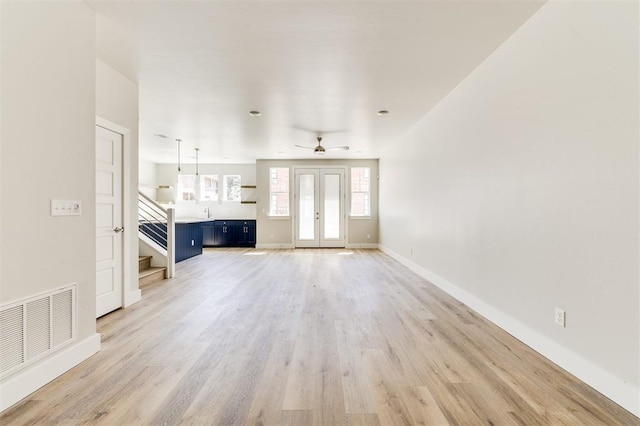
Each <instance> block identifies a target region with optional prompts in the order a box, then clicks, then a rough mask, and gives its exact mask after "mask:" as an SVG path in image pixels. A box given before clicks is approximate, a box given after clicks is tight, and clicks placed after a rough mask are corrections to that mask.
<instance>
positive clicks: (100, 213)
mask: <svg viewBox="0 0 640 426" xmlns="http://www.w3.org/2000/svg"><path fill="white" fill-rule="evenodd" d="M122 140H123V138H122V135H121V134H119V133H116V132H113V131H111V130H108V129H105V128H103V127H100V126H96V318H97V317H100V316H102V315H104V314H107V313H109V312H111V311H113V310H115V309H118V308H120V307H122V306H123V302H122V296H123V295H122V290H123V288H122V287H123V286H122V283H123V268H122V263H123V231H124V230H123V227H122V223H123V222H122Z"/></svg>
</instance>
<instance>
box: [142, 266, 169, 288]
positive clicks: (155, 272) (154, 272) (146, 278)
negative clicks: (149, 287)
mask: <svg viewBox="0 0 640 426" xmlns="http://www.w3.org/2000/svg"><path fill="white" fill-rule="evenodd" d="M166 270H167V268H156V267H150V268H148V269H145V270H144V271H140V272H139V273H138V285H140V286H143V285H146V284H151V283H154V282H156V281H162V280H164V279H165V277H166V273H165V271H166Z"/></svg>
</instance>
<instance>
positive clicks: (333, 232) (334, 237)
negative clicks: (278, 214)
mask: <svg viewBox="0 0 640 426" xmlns="http://www.w3.org/2000/svg"><path fill="white" fill-rule="evenodd" d="M344 176H345V170H344V169H343V168H313V169H310V168H309V169H307V168H304V169H302V168H301V169H296V170H295V181H296V188H295V191H296V192H295V204H296V216H295V222H294V223H295V245H296V247H344V246H345V232H344V202H345V193H344Z"/></svg>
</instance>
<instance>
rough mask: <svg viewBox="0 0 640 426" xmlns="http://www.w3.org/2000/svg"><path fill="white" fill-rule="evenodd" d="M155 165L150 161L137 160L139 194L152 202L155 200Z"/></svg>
mask: <svg viewBox="0 0 640 426" xmlns="http://www.w3.org/2000/svg"><path fill="white" fill-rule="evenodd" d="M157 180H158V179H157V177H156V163H152V162H151V161H147V160H143V159H142V158H140V159H139V160H138V185H139V189H140V192H142V193H143V194H144V195H146V196H147V197H149V198H151V199H152V200H156V199H157V193H156V181H157Z"/></svg>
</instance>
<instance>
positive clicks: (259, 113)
mask: <svg viewBox="0 0 640 426" xmlns="http://www.w3.org/2000/svg"><path fill="white" fill-rule="evenodd" d="M249 115H250V116H252V117H260V116H261V115H262V113H261V112H260V111H249Z"/></svg>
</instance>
